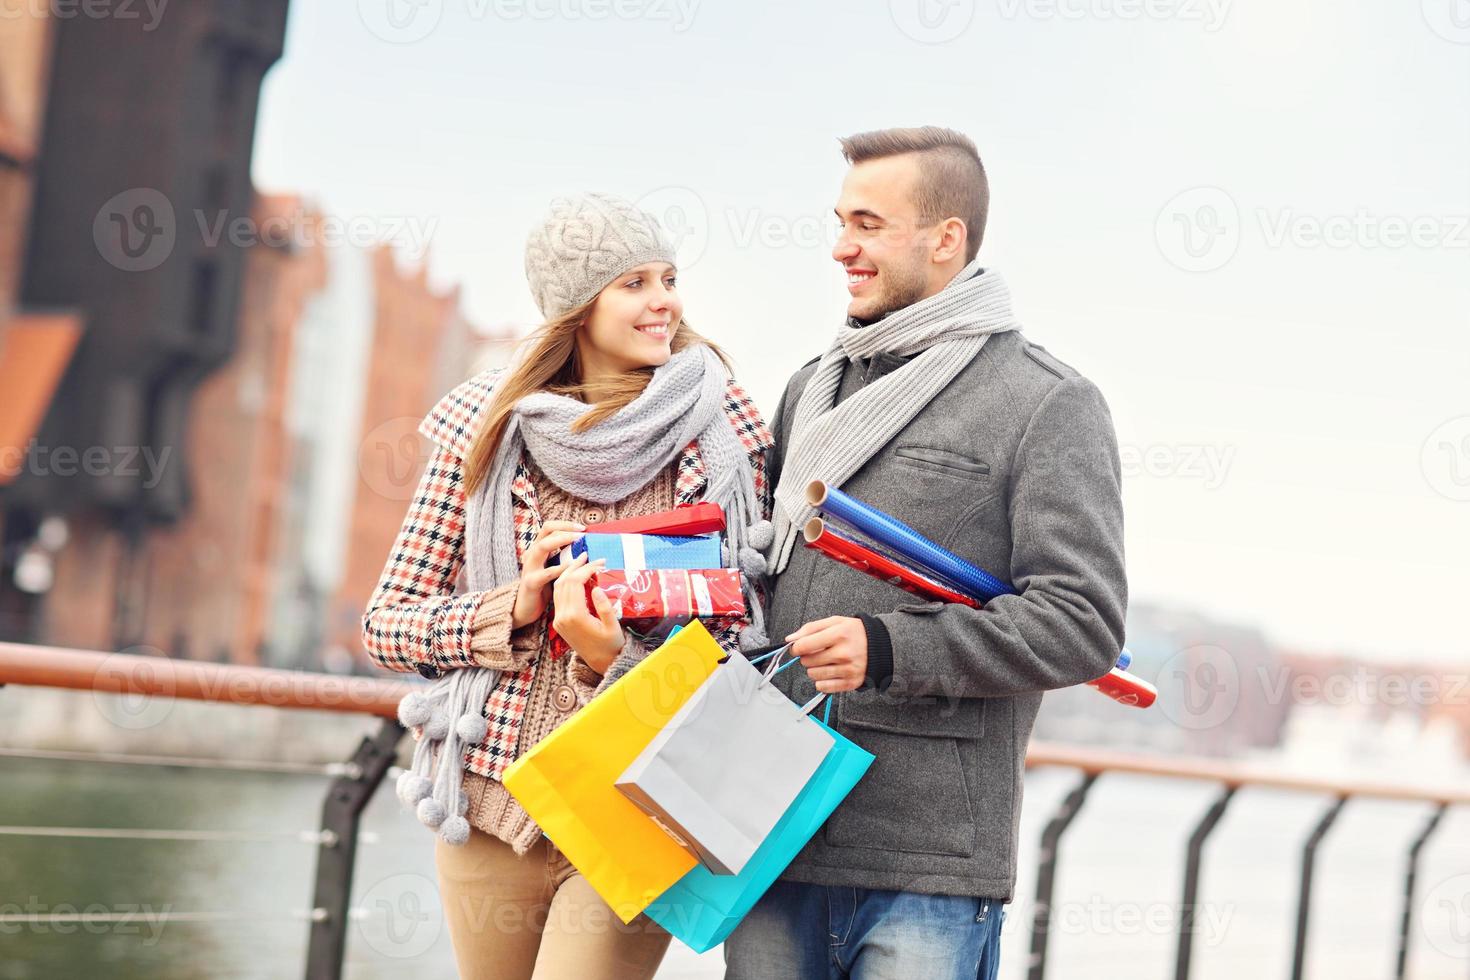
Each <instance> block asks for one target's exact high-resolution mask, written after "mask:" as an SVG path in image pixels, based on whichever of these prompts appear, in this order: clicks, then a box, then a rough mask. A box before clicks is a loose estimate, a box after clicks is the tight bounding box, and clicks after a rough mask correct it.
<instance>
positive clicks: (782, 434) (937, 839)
mask: <svg viewBox="0 0 1470 980" xmlns="http://www.w3.org/2000/svg"><path fill="white" fill-rule="evenodd" d="M842 150H843V154H844V156H845V157H846V158H847V161H848V162H849V163H850V164H851V165H852V166H851V169H850V170H849V171H848V173H847V177H846V179H845V180H844V181H843V184H842V193H841V197H840V199H839V200H838V202H837V209H836V210H837V216H838V218H839V219H840V220H841V223H842V234H841V237H840V239H839V241H838V243H837V246H836V248H834V249H833V252H832V257H833V258H834V259H835V260H837V262H839V263H840V264H841V265H842V267H843V269H844V271H845V273H846V275H847V288H848V292H849V294H850V295H851V297H852V299H851V302H850V303H849V305H848V308H847V314H848V319H847V322H846V324H845V325H844V326H843V327H842V328H841V329H840V331H839V334H838V338H837V340H836V342H835V343H834V344H833V346H832V348H831V349H830V350H829V351H828V352H827V353H826V354H824V355H823V356H822V357H821V358H819V359H818V360H816V361H813V362H811V363H809V364H807V365H806V366H804V367H803V368H802V369H801V370H800V371H798V372H797V373H796V376H795V377H793V378H792V379H791V381H790V383H789V384H788V385H787V387H786V393H785V395H784V396H783V398H782V401H781V405H780V407H779V408H778V410H777V415H776V419H775V428H776V432H775V436H776V449H775V453H774V457H775V458H774V466H773V470H772V474H773V477H772V485H774V486H776V487H777V489H776V508H775V510H776V538H775V542H774V543H773V544H772V546H771V549H770V552H769V555H768V557H769V559H770V564H771V574H772V576H773V589H772V599H771V615H770V618H769V621H768V622H769V625H770V632H771V636H772V639H773V640H778V641H779V640H781V639H782V638H786V639H790V640H793V641H794V643H793V647H792V651H793V654H794V655H795V656H799V657H800V658H801V661H802V664H803V666H804V667H805V668H806V669H805V673H804V674H803V673H802V672H800V671H785V672H783V673H781V674H780V675H778V681H779V682H781V684H782V686H783V687H784V688H785V689H786V690H787V693H788V694H790V695H791V696H792V697H793V698H794V699H795V700H797V701H798V702H801V701H803V700H805V699H806V698H808V697H810V696H811V695H812V694H813V693H814V692H815V691H824V692H830V693H832V694H834V695H837V700H836V704H835V707H834V711H833V716H832V717H833V723H834V725H835V727H836V728H837V729H838V730H839V731H841V732H842V733H843V734H844V735H846V736H847V737H849V738H851V739H852V740H854V741H855V742H857V743H858V744H859V745H861V746H863V747H864V748H865V749H867V750H868V751H870V752H872V753H873V754H874V755H875V756H876V761H875V762H874V763H873V766H872V768H871V769H869V771H868V774H867V775H866V777H864V779H863V781H862V782H860V783H859V784H858V786H857V788H856V789H855V790H854V791H853V792H852V794H851V795H850V796H849V797H848V798H847V799H846V800H845V801H844V802H843V804H842V805H841V806H840V807H838V808H837V811H836V812H835V813H833V815H832V817H831V819H830V820H828V821H827V823H826V825H825V826H824V827H823V828H822V829H821V830H820V831H818V833H817V835H816V836H815V837H814V838H813V839H812V841H811V843H810V844H808V845H807V847H806V848H805V850H803V851H802V853H801V854H800V855H799V856H798V857H797V859H796V860H795V862H793V863H792V865H791V866H790V868H788V869H787V871H786V873H785V874H784V875H783V876H782V879H781V880H780V881H778V882H777V883H776V885H775V886H774V887H773V888H772V889H771V890H770V891H769V892H768V893H767V894H766V896H765V897H764V898H763V899H762V900H761V902H760V903H759V904H758V905H757V906H756V908H755V909H754V911H752V912H751V914H750V916H749V917H747V918H746V919H745V921H744V922H743V923H742V924H741V925H740V927H739V928H738V929H737V930H736V931H735V933H734V934H733V935H732V936H731V937H730V939H729V941H728V942H727V943H726V946H725V957H726V964H727V973H726V976H727V978H730V980H775V978H788V977H801V978H826V977H833V978H837V977H856V978H863V980H878V978H895V980H899V978H901V980H908V978H914V977H923V978H925V980H949V978H956V980H958V978H960V977H964V978H966V980H973V978H975V977H977V976H979V977H982V978H983V977H993V976H994V975H995V971H996V969H997V966H998V956H999V940H1000V925H1001V920H1002V918H1003V911H1002V905H1003V903H1005V902H1008V901H1010V899H1011V895H1012V891H1013V888H1014V886H1015V877H1016V850H1017V841H1016V831H1017V827H1018V824H1019V820H1020V808H1021V787H1022V778H1023V771H1024V768H1023V760H1024V759H1025V755H1026V745H1027V742H1028V740H1029V739H1030V736H1031V727H1032V724H1033V722H1034V720H1035V718H1036V711H1037V708H1038V707H1039V706H1040V704H1041V696H1042V692H1044V691H1047V690H1051V689H1054V688H1062V687H1069V686H1071V685H1074V684H1080V683H1082V682H1084V681H1087V680H1091V679H1092V678H1095V677H1098V676H1100V675H1102V674H1104V673H1106V672H1107V671H1108V669H1109V668H1110V667H1111V666H1112V665H1113V663H1114V661H1115V660H1116V659H1117V656H1118V652H1119V651H1120V650H1121V649H1122V646H1123V617H1124V610H1125V607H1126V604H1127V584H1126V580H1125V577H1124V568H1123V509H1122V502H1121V488H1120V466H1119V461H1118V450H1117V442H1116V438H1115V436H1114V433H1113V425H1112V420H1111V418H1110V416H1109V414H1108V408H1107V405H1106V403H1105V402H1104V401H1103V397H1102V395H1101V394H1100V393H1099V392H1098V390H1097V388H1096V387H1095V386H1094V385H1093V384H1092V383H1091V382H1089V381H1088V380H1087V379H1085V378H1083V377H1082V376H1081V375H1079V374H1078V373H1077V372H1076V371H1074V370H1073V369H1072V368H1070V367H1068V366H1067V365H1065V364H1063V363H1062V362H1060V361H1058V360H1057V359H1055V358H1054V357H1052V356H1051V355H1050V354H1048V353H1046V352H1045V351H1044V350H1043V349H1042V348H1040V347H1038V346H1036V345H1034V344H1031V343H1029V342H1027V341H1026V340H1025V339H1024V338H1023V337H1022V336H1021V334H1020V332H1019V331H1020V325H1019V324H1018V323H1017V322H1016V320H1015V318H1014V316H1013V315H1012V313H1011V308H1010V300H1009V296H1008V294H1007V291H1006V287H1005V284H1004V282H1003V281H1002V280H1001V278H1000V276H999V275H998V274H997V273H996V272H994V271H992V270H989V269H985V268H982V267H981V266H980V264H979V262H978V261H977V260H976V258H975V256H976V254H977V252H978V251H979V248H980V241H981V238H982V236H983V235H984V232H985V219H986V212H987V209H988V205H989V186H988V182H987V180H986V176H985V169H984V166H983V165H982V164H981V161H980V157H979V154H978V153H977V152H976V150H975V145H974V144H973V143H972V142H971V141H970V140H969V139H968V138H966V137H965V136H963V135H961V134H959V133H956V132H953V131H951V130H947V129H940V128H936V127H923V128H919V129H890V130H882V131H878V132H871V133H860V134H858V135H857V136H853V137H850V138H848V139H845V140H843V141H842ZM812 480H824V481H826V482H827V483H829V484H831V485H833V486H837V487H840V488H842V489H843V490H845V491H846V492H848V493H849V494H851V495H853V496H855V497H857V498H858V499H859V500H862V501H864V502H866V503H868V504H871V505H873V506H875V507H877V508H879V509H880V510H883V511H885V512H887V513H889V514H891V515H893V516H894V517H896V518H898V519H899V520H901V521H903V522H904V523H906V524H908V525H909V526H910V527H913V528H914V529H915V530H917V531H918V532H919V533H921V534H923V535H925V536H926V537H928V538H930V539H931V540H933V541H935V542H937V543H939V544H941V545H943V546H944V547H946V548H948V549H950V550H951V551H954V552H956V553H958V554H959V555H960V556H961V557H963V558H965V559H967V560H969V561H971V562H973V563H974V564H976V565H979V566H980V567H982V568H984V569H986V570H987V571H989V572H991V573H992V574H994V575H996V576H998V577H1000V578H1002V579H1006V580H1008V581H1009V582H1010V583H1011V584H1012V585H1013V586H1014V587H1015V589H1016V591H1017V594H1016V595H1008V596H1002V597H1000V598H997V599H994V600H992V601H990V602H988V603H986V604H985V607H984V608H983V609H978V610H977V609H971V608H968V607H966V606H962V605H950V604H944V603H937V602H924V601H920V600H917V599H915V597H913V596H911V595H909V594H908V593H905V592H902V591H900V590H898V589H896V588H894V587H893V586H891V585H888V584H886V583H884V582H880V581H877V580H875V579H872V578H870V577H868V576H865V575H862V574H860V573H858V572H856V571H854V570H852V569H850V568H847V567H845V566H843V565H841V564H838V563H837V562H834V561H831V560H829V559H826V558H824V557H821V556H820V555H818V554H817V553H816V552H814V551H811V550H809V549H806V548H803V547H802V546H801V544H800V540H799V535H800V532H801V528H802V525H803V524H805V522H806V521H807V520H808V519H809V518H810V517H811V516H813V511H812V510H811V509H810V508H809V507H808V506H807V505H806V502H805V499H804V493H805V488H806V486H807V485H808V484H809V483H810V482H811V481H812Z"/></svg>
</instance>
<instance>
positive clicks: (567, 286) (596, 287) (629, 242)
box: [526, 194, 674, 320]
mask: <svg viewBox="0 0 1470 980" xmlns="http://www.w3.org/2000/svg"><path fill="white" fill-rule="evenodd" d="M673 261H674V247H673V246H672V245H670V244H669V241H668V239H667V238H665V237H664V233H663V229H662V228H660V227H659V224H658V219H657V218H655V217H654V216H653V215H651V214H649V213H648V212H647V211H644V210H642V209H641V208H638V207H636V206H635V205H633V204H630V203H629V202H627V201H625V200H623V199H622V198H620V197H614V196H613V195H611V194H578V195H576V196H574V197H559V198H557V199H556V200H554V201H552V202H551V210H550V211H549V212H547V215H546V218H545V219H544V220H543V221H542V223H541V224H540V226H538V227H537V228H535V229H534V230H532V232H531V236H530V238H528V239H527V240H526V281H527V282H528V283H529V284H530V286H531V295H532V296H534V297H535V298H536V305H537V306H538V307H540V309H541V315H542V316H544V317H546V319H548V320H553V319H555V318H556V317H559V316H561V315H562V314H563V313H565V312H567V311H568V310H572V309H576V308H577V307H578V306H581V305H582V304H583V303H585V302H587V301H588V300H590V299H591V298H592V297H594V296H596V295H597V294H598V293H599V292H601V291H602V288H603V287H604V286H606V285H607V284H608V283H610V282H612V281H613V280H614V279H616V278H617V277H618V276H620V275H622V274H623V273H625V272H627V271H628V270H629V269H632V268H635V267H637V266H640V265H643V264H644V263H645V262H668V263H670V264H673Z"/></svg>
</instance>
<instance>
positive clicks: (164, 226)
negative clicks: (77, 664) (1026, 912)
mask: <svg viewBox="0 0 1470 980" xmlns="http://www.w3.org/2000/svg"><path fill="white" fill-rule="evenodd" d="M285 11H286V2H285V0H260V2H253V3H251V4H240V5H235V4H230V3H226V2H224V0H201V2H199V3H197V4H190V5H187V6H184V7H179V6H171V7H169V8H168V9H167V11H166V12H165V13H164V15H163V16H162V17H161V18H159V20H158V21H157V22H156V23H154V24H152V25H151V27H150V29H149V30H148V31H140V29H139V27H138V25H136V24H120V23H117V22H115V21H111V20H108V19H106V18H96V17H87V16H76V17H68V18H57V19H55V20H54V21H52V20H48V18H47V16H46V10H45V6H44V5H22V7H21V16H19V17H7V18H4V19H0V384H6V382H7V380H10V381H11V382H12V384H11V385H10V386H8V387H7V388H6V392H5V395H6V398H5V402H4V404H3V406H0V449H5V448H6V447H7V444H8V446H9V449H10V450H11V451H10V452H9V453H8V454H7V456H6V459H7V460H9V461H10V463H11V465H9V466H8V468H0V530H3V535H4V550H3V559H0V639H6V640H20V641H29V642H36V643H46V644H53V645H58V646H73V647H81V648H87V649H101V650H118V649H143V650H145V651H146V650H151V651H157V652H161V653H164V654H167V655H170V656H180V657H196V658H205V659H211V660H222V661H232V662H236V663H246V664H254V663H268V664H273V665H281V666H300V667H314V668H319V667H321V666H323V663H324V659H323V651H328V654H327V657H326V663H327V666H329V667H333V668H335V669H357V668H358V667H360V666H361V663H362V658H361V657H360V656H359V655H358V649H357V648H358V640H357V623H358V619H359V617H360V615H361V611H362V608H363V606H364V605H365V604H366V602H367V601H368V598H369V596H370V594H371V592H372V589H373V587H374V586H375V585H376V582H377V577H378V575H379V573H380V572H381V570H382V567H383V564H384V562H385V560H386V558H387V554H388V551H389V549H390V547H391V544H392V541H393V537H394V535H395V534H396V533H397V530H398V527H399V525H400V523H401V521H402V518H403V513H404V511H405V510H406V509H407V506H408V500H409V497H410V496H411V494H412V490H413V488H414V486H415V485H416V484H417V480H418V477H419V473H420V471H421V470H422V467H423V464H424V462H425V460H426V459H427V445H426V444H424V443H423V440H422V439H421V438H420V437H418V436H417V434H416V432H415V431H414V430H415V428H416V426H417V422H418V420H419V419H420V418H422V416H423V414H424V413H425V412H426V411H427V410H428V408H429V407H430V406H431V405H432V404H433V403H434V401H435V400H437V398H438V397H439V396H440V395H442V394H443V393H444V392H445V391H447V390H449V389H450V388H451V387H453V386H454V385H455V384H457V383H458V382H460V381H461V380H463V379H465V378H467V377H469V376H470V375H471V374H473V373H474V372H475V371H478V370H482V369H483V368H484V367H487V366H491V365H493V364H496V363H501V362H503V361H504V360H505V359H506V358H507V356H508V353H509V350H510V347H511V346H512V344H513V339H512V338H511V337H510V336H508V335H504V336H495V337H490V338H486V337H482V336H481V335H480V334H479V333H478V332H477V331H475V330H474V329H472V327H471V325H470V324H469V323H468V321H467V320H466V319H465V317H464V316H463V315H462V313H461V312H460V300H459V293H458V290H457V289H449V290H443V289H435V288H434V287H432V286H431V285H430V283H429V282H428V280H427V276H426V273H425V271H424V266H423V265H419V266H418V267H416V268H413V269H405V268H403V267H401V266H400V263H399V260H398V258H397V257H396V256H395V254H394V252H393V251H392V250H391V249H389V248H387V247H386V246H384V247H379V248H376V249H371V248H369V249H364V248H357V247H351V246H346V245H337V244H327V242H329V241H330V236H326V235H320V234H316V235H313V234H310V230H311V229H312V227H313V226H316V225H319V224H320V222H322V221H323V220H324V218H323V216H322V215H321V214H320V213H319V212H318V211H316V210H315V209H314V208H312V207H311V206H310V205H309V204H307V203H306V202H303V201H302V200H301V199H300V198H298V197H295V196H291V195H258V194H257V193H256V192H255V190H254V188H253V187H252V186H251V184H250V179H249V166H250V149H251V143H252V140H253V135H254V122H255V112H256V106H257V102H258V93H259V85H260V81H261V77H262V75H263V74H264V72H265V71H266V70H267V69H268V68H269V66H270V65H271V64H272V63H273V62H274V61H275V60H276V58H277V57H279V54H280V50H281V43H282V37H283V34H284V29H285ZM144 93H151V94H148V95H146V96H145V94H144ZM242 218H248V222H247V224H248V225H249V226H250V227H252V228H254V229H255V230H256V233H255V235H254V236H253V237H247V239H246V240H243V241H242V240H240V239H239V238H237V237H236V236H234V235H225V236H219V235H214V236H210V235H208V234H205V231H206V229H207V228H210V227H213V228H218V227H222V225H221V222H233V221H236V220H239V219H242ZM272 222H275V223H276V224H277V225H278V226H280V227H285V228H290V229H292V230H293V232H300V231H305V232H307V233H306V234H293V235H290V236H287V240H275V239H273V238H272V237H271V236H266V235H262V234H261V233H260V230H261V229H263V228H265V227H267V226H268V225H269V224H270V223H272ZM51 327H55V328H67V329H66V330H62V329H57V330H56V331H54V332H53V333H54V335H55V336H62V335H66V336H71V337H72V338H73V343H72V344H71V346H70V347H67V346H66V345H65V344H51V345H50V348H49V349H42V347H41V346H38V343H39V342H38V339H37V338H38V337H39V338H40V339H41V340H45V339H46V338H47V337H48V336H52V334H47V333H45V332H44V331H42V332H38V331H41V328H51ZM78 336H80V342H77V337H78ZM7 352H8V354H7ZM42 355H45V357H46V358H49V361H50V362H52V363H53V364H54V370H53V371H52V372H51V374H52V375H53V376H52V377H51V378H50V383H49V384H41V383H39V382H38V381H37V380H36V379H37V378H40V379H42V380H44V379H45V377H46V375H47V372H45V371H41V370H39V369H38V368H39V366H40V365H41V363H42ZM7 357H8V360H7ZM7 364H8V367H7ZM17 378H19V379H23V380H26V381H27V384H26V385H25V386H24V387H25V388H26V391H25V394H26V398H25V399H20V398H18V397H17V396H18V394H19V393H20V389H19V388H18V387H16V386H15V384H14V383H13V382H14V381H15V379H17ZM58 447H60V448H62V449H64V450H68V451H69V452H70V453H72V454H73V455H74V456H85V454H86V453H87V452H88V451H89V450H90V451H93V452H96V453H101V454H102V455H103V456H105V457H106V462H105V464H104V465H100V466H98V467H94V468H89V467H87V466H76V465H73V466H72V467H70V468H68V469H67V470H66V471H63V468H62V467H61V466H59V465H47V463H46V461H45V459H44V458H43V457H42V456H41V452H42V451H44V450H50V449H56V448H58ZM17 453H19V455H17Z"/></svg>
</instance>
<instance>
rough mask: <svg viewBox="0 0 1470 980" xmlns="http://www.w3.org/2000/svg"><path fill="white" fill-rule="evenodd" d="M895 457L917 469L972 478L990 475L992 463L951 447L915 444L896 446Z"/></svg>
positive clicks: (980, 478) (982, 477) (983, 477)
mask: <svg viewBox="0 0 1470 980" xmlns="http://www.w3.org/2000/svg"><path fill="white" fill-rule="evenodd" d="M893 456H894V459H896V460H898V461H899V462H901V463H904V464H905V465H908V466H912V467H914V468H916V469H921V470H926V471H928V472H931V473H945V474H948V475H950V476H957V477H961V478H965V479H971V480H983V479H986V478H988V477H989V476H990V464H989V463H987V462H985V461H984V460H979V459H974V458H972V457H970V456H966V455H964V454H962V453H957V452H954V451H952V450H949V449H939V448H936V447H934V446H917V445H913V444H909V445H904V446H896V447H894V450H893Z"/></svg>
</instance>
